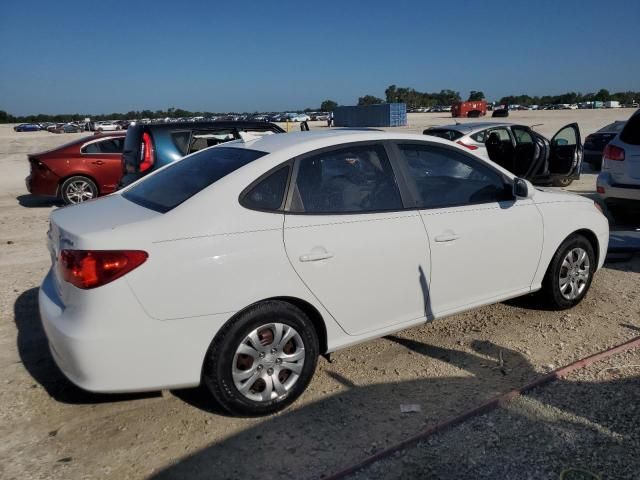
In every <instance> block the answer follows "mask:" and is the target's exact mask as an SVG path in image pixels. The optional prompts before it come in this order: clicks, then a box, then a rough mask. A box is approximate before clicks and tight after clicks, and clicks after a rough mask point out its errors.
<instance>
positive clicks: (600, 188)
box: [596, 185, 604, 193]
mask: <svg viewBox="0 0 640 480" xmlns="http://www.w3.org/2000/svg"><path fill="white" fill-rule="evenodd" d="M596 192H598V193H604V187H601V186H599V185H598V186H597V187H596Z"/></svg>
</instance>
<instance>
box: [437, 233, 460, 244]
mask: <svg viewBox="0 0 640 480" xmlns="http://www.w3.org/2000/svg"><path fill="white" fill-rule="evenodd" d="M459 238H460V236H459V235H456V234H455V233H444V234H442V235H438V236H437V237H436V238H434V240H435V241H436V242H454V241H456V240H458V239H459Z"/></svg>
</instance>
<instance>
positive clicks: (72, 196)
mask: <svg viewBox="0 0 640 480" xmlns="http://www.w3.org/2000/svg"><path fill="white" fill-rule="evenodd" d="M80 185H82V186H83V188H86V191H87V192H88V194H87V195H79V194H78V187H79V186H80ZM89 195H90V196H89ZM97 196H98V187H97V186H96V184H95V182H94V181H93V180H91V179H90V178H88V177H84V176H82V175H75V176H73V177H69V178H67V179H66V180H65V181H64V182H63V183H62V186H61V187H60V198H61V199H62V201H63V202H64V203H65V204H66V205H74V204H77V203H82V202H86V201H87V200H92V199H94V198H96V197H97Z"/></svg>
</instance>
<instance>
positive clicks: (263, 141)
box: [213, 129, 454, 153]
mask: <svg viewBox="0 0 640 480" xmlns="http://www.w3.org/2000/svg"><path fill="white" fill-rule="evenodd" d="M376 140H377V141H383V140H414V141H415V140H419V141H422V142H424V141H428V142H431V143H442V144H444V145H448V146H451V145H454V144H452V143H451V142H450V141H449V140H445V139H442V138H438V137H428V138H425V136H424V135H419V134H412V133H396V132H388V131H376V130H358V129H328V130H320V131H318V130H316V131H310V132H292V133H287V134H286V135H264V136H261V137H257V138H252V137H251V136H248V138H247V139H244V140H235V141H232V142H227V143H224V144H221V145H220V146H219V147H234V148H247V149H251V150H259V151H261V152H267V153H273V152H276V151H280V150H289V149H296V150H307V149H308V150H312V149H315V148H322V147H325V146H332V145H338V144H341V143H349V142H364V141H376ZM219 147H213V148H219ZM306 147H308V148H306Z"/></svg>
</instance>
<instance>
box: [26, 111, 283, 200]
mask: <svg viewBox="0 0 640 480" xmlns="http://www.w3.org/2000/svg"><path fill="white" fill-rule="evenodd" d="M247 132H251V133H253V134H256V135H263V134H271V133H283V132H284V130H283V129H282V128H280V127H278V126H277V125H274V124H272V123H269V122H247V121H239V122H234V121H229V122H225V121H216V122H182V123H160V124H151V123H150V124H144V123H139V124H136V125H130V126H129V128H128V129H127V130H117V129H115V130H113V131H111V132H102V133H98V134H94V135H92V136H89V137H84V138H80V139H78V140H74V141H72V142H70V143H67V144H66V145H63V146H61V147H59V148H57V149H54V150H49V151H46V152H42V153H36V154H31V155H29V156H28V159H29V163H30V174H29V176H28V177H27V179H26V184H27V189H28V190H29V192H30V193H32V194H34V195H42V196H49V197H57V198H59V199H61V200H62V201H63V202H64V203H66V204H74V203H81V202H84V201H87V200H90V199H92V198H96V197H98V196H101V195H107V194H109V193H111V192H113V191H115V190H116V189H117V188H118V187H119V186H124V185H128V184H129V183H132V182H133V181H135V180H137V179H138V178H140V177H142V176H143V175H146V174H148V173H150V172H152V171H154V170H155V169H157V168H160V167H162V166H164V165H167V164H168V163H171V162H174V161H176V160H178V159H180V158H182V157H184V156H185V155H189V154H191V153H194V152H197V151H199V150H202V149H204V148H207V147H211V146H213V145H217V144H219V143H223V142H228V141H231V140H236V139H239V138H240V135H241V134H242V133H247Z"/></svg>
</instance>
